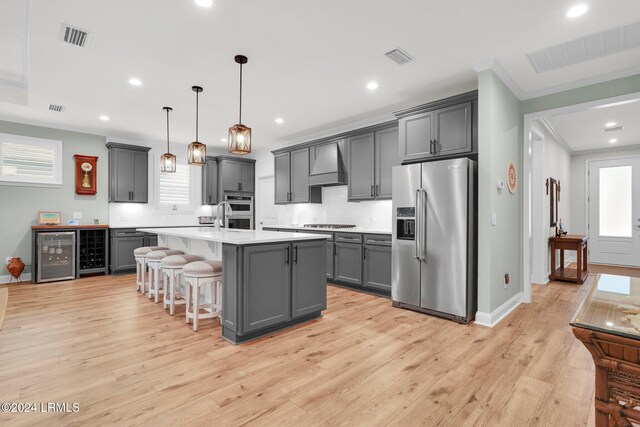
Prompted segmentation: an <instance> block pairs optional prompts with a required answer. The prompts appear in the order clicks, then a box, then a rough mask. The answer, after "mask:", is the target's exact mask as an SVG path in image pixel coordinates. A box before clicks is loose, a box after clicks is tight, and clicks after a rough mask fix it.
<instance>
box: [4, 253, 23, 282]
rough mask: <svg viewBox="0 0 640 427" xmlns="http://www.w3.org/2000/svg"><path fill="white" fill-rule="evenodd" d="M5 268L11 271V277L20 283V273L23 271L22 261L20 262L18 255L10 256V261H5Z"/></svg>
mask: <svg viewBox="0 0 640 427" xmlns="http://www.w3.org/2000/svg"><path fill="white" fill-rule="evenodd" d="M7 270H9V273H11V277H12V278H13V279H16V280H17V281H18V283H20V275H21V274H22V272H23V271H24V262H22V260H21V259H20V257H14V258H11V261H9V262H8V263H7ZM13 279H11V280H13ZM9 283H11V281H9Z"/></svg>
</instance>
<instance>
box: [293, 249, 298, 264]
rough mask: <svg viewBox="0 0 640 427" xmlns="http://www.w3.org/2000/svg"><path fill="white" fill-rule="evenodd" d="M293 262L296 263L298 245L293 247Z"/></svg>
mask: <svg viewBox="0 0 640 427" xmlns="http://www.w3.org/2000/svg"><path fill="white" fill-rule="evenodd" d="M293 262H295V263H296V264H297V263H298V245H295V246H294V247H293Z"/></svg>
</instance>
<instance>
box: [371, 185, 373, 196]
mask: <svg viewBox="0 0 640 427" xmlns="http://www.w3.org/2000/svg"><path fill="white" fill-rule="evenodd" d="M371 197H373V185H372V186H371Z"/></svg>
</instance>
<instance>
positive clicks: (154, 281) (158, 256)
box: [147, 249, 184, 304]
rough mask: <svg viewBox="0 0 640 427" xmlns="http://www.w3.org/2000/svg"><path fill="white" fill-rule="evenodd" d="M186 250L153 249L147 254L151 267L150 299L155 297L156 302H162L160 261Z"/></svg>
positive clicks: (148, 264)
mask: <svg viewBox="0 0 640 427" xmlns="http://www.w3.org/2000/svg"><path fill="white" fill-rule="evenodd" d="M183 253H184V252H182V251H176V250H173V249H164V250H159V251H151V252H149V253H148V254H147V266H148V267H149V293H148V296H149V299H151V298H154V297H155V302H156V304H157V303H158V302H160V268H161V267H160V263H161V262H162V260H163V259H164V258H166V257H168V256H169V255H182V254H183Z"/></svg>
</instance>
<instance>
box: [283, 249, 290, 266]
mask: <svg viewBox="0 0 640 427" xmlns="http://www.w3.org/2000/svg"><path fill="white" fill-rule="evenodd" d="M285 252H286V253H285V256H284V263H285V264H289V247H288V246H287V247H286V248H285Z"/></svg>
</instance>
